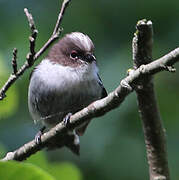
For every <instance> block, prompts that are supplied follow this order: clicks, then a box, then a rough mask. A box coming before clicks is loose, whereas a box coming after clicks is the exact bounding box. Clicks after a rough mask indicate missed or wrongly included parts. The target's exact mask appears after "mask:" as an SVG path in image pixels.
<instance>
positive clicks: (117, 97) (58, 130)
mask: <svg viewBox="0 0 179 180" xmlns="http://www.w3.org/2000/svg"><path fill="white" fill-rule="evenodd" d="M177 61H179V48H177V49H175V50H174V51H172V52H170V53H169V54H167V55H165V56H164V57H162V58H160V59H158V60H156V61H154V62H151V63H150V64H147V65H142V66H140V67H139V68H138V69H136V70H133V71H131V72H130V73H129V75H128V76H127V77H126V78H124V79H123V80H122V81H121V83H120V85H119V86H118V87H117V88H116V89H115V90H114V91H113V92H111V93H110V94H109V95H108V96H107V97H106V98H104V99H101V100H98V101H95V102H94V103H92V104H91V105H89V106H88V107H86V108H84V109H83V110H81V111H79V112H77V113H75V114H74V115H72V116H71V117H70V122H69V124H68V126H67V127H66V126H65V125H64V123H59V124H58V125H56V126H55V127H54V128H52V129H51V130H50V131H48V132H46V133H45V134H43V135H42V137H41V141H42V143H41V144H36V143H35V141H34V140H33V141H30V142H28V143H27V144H25V145H23V146H22V147H20V148H19V149H17V150H15V151H14V152H9V153H7V155H6V156H5V157H4V158H3V159H2V161H8V160H17V161H23V160H25V159H27V158H28V157H29V156H31V155H32V154H35V153H36V152H37V151H40V150H41V149H43V148H44V147H46V146H48V143H49V142H51V141H52V140H53V139H54V138H55V139H56V138H57V137H58V142H59V143H60V142H61V146H63V145H64V144H63V139H62V137H63V136H62V135H63V134H64V133H65V132H66V130H67V129H70V130H72V129H75V128H76V127H78V126H79V125H81V124H83V123H84V122H86V121H88V120H89V119H92V118H94V117H99V116H102V115H104V114H105V113H106V112H109V111H110V110H112V109H114V108H117V107H119V106H120V104H121V103H122V102H123V101H124V99H125V98H126V96H127V95H128V94H129V93H130V92H132V88H131V87H135V86H136V85H137V82H138V80H139V79H141V78H143V77H145V76H146V75H153V74H155V73H158V72H160V71H164V70H166V69H165V68H164V67H163V66H168V65H170V66H172V65H173V64H175V63H176V62H177Z"/></svg>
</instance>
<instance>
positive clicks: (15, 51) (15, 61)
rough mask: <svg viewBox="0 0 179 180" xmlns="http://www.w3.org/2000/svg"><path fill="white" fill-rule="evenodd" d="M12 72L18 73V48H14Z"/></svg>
mask: <svg viewBox="0 0 179 180" xmlns="http://www.w3.org/2000/svg"><path fill="white" fill-rule="evenodd" d="M12 69H13V72H12V74H14V75H16V73H17V49H16V48H14V49H13V57H12Z"/></svg>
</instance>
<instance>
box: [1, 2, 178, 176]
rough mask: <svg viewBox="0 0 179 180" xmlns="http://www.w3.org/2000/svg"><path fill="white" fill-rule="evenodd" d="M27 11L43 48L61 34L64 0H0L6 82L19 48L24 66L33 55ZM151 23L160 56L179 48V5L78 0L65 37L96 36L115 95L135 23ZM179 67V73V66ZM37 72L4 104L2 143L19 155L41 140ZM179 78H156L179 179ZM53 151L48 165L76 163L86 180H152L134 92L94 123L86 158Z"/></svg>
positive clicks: (84, 144)
mask: <svg viewBox="0 0 179 180" xmlns="http://www.w3.org/2000/svg"><path fill="white" fill-rule="evenodd" d="M25 7H27V8H28V9H29V11H30V12H31V13H32V14H33V17H34V19H35V22H36V26H37V28H38V31H39V34H38V39H37V48H38V49H39V48H40V47H41V46H42V45H43V43H44V42H46V40H47V39H48V38H49V37H50V35H51V33H52V31H53V28H54V25H55V22H56V19H57V15H58V11H59V7H60V6H59V1H58V0H53V1H49V0H38V1H37V0H28V1H27V0H18V1H17V0H16V1H14V0H9V1H7V0H0V85H2V84H3V83H4V82H5V80H6V79H7V77H8V74H9V73H10V72H11V58H12V50H13V48H14V47H16V48H18V65H19V66H20V65H22V64H23V62H24V61H25V56H26V53H27V52H28V46H29V44H28V36H29V33H30V32H29V27H28V23H27V20H26V17H25V15H24V12H23V9H24V8H25ZM143 18H146V19H148V20H152V22H153V26H154V47H153V58H154V59H157V58H159V57H161V56H163V55H164V54H166V53H168V52H170V51H171V50H172V49H174V48H176V47H177V46H178V45H179V43H178V42H179V36H178V32H179V21H178V19H179V1H178V0H173V1H167V0H158V1H155V0H150V1H142V0H133V1H132V0H113V1H109V0H98V1H96V0H86V1H84V0H78V1H75V0H72V3H71V4H70V6H69V8H68V9H67V11H66V13H65V16H64V19H63V22H62V26H61V27H63V29H64V31H63V34H66V33H68V32H72V31H81V32H84V33H86V34H88V35H89V36H90V37H91V39H92V40H93V41H94V43H95V46H96V51H95V53H96V56H97V60H98V65H99V68H100V75H101V78H102V79H103V83H104V85H105V87H106V89H107V91H108V92H110V91H112V90H114V89H115V88H116V87H117V86H118V85H119V83H120V80H121V79H122V78H124V77H125V76H126V71H127V69H129V68H131V67H132V48H131V43H132V38H133V33H134V32H135V24H136V22H137V21H138V20H140V19H143ZM41 59H42V58H41ZM39 62H40V60H38V63H39ZM175 67H176V68H177V69H179V65H176V66H175ZM31 71H32V69H30V70H28V72H26V73H25V74H24V75H23V77H21V78H20V79H19V80H18V81H17V82H16V83H15V85H14V86H13V87H11V88H10V90H9V91H8V93H7V98H6V99H5V100H4V101H0V142H1V144H2V146H3V147H4V148H5V149H6V150H7V151H12V150H15V149H16V148H18V147H20V146H21V145H22V144H24V143H26V142H28V141H29V140H31V139H33V137H34V135H35V134H36V132H37V131H38V128H37V127H36V126H35V125H34V124H33V121H32V119H31V117H30V115H29V113H28V107H27V92H28V84H29V74H30V72H31ZM178 77H179V73H178V72H176V73H175V74H172V73H168V72H163V73H160V74H157V75H156V76H155V89H156V95H157V99H158V105H159V109H160V112H161V116H162V119H163V123H164V126H165V128H166V132H167V146H168V159H169V166H170V171H171V179H173V180H177V179H178V177H179V171H178V167H179V121H178V120H179V118H178V117H179V111H178V107H179V102H178V97H179V83H178ZM45 154H46V156H47V158H48V163H53V162H54V161H55V162H57V161H58V162H60V163H62V162H69V163H72V164H74V165H75V166H76V167H78V169H79V170H80V172H81V174H82V177H83V179H85V180H91V179H93V180H97V179H98V180H99V179H103V180H109V179H122V180H129V179H133V180H135V179H136V180H143V179H147V178H148V165H147V159H146V152H145V144H144V138H143V132H142V127H141V121H140V119H139V114H138V108H137V103H136V96H135V94H134V93H133V94H131V95H129V96H128V97H127V98H126V100H125V102H124V103H123V104H122V105H121V106H120V108H118V109H116V110H113V111H111V112H110V113H108V114H106V115H105V116H103V117H101V118H98V119H95V120H94V121H92V123H91V124H90V126H89V128H88V130H87V132H86V134H85V135H84V136H83V137H82V138H81V155H80V157H76V156H75V155H73V154H72V153H71V152H70V151H68V150H67V149H65V148H63V149H60V150H56V151H52V152H46V151H45ZM34 156H36V155H34ZM52 175H53V174H52ZM59 178H60V177H59Z"/></svg>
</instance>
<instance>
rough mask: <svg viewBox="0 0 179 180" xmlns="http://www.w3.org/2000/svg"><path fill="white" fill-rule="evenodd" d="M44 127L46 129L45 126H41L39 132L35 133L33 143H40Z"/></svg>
mask: <svg viewBox="0 0 179 180" xmlns="http://www.w3.org/2000/svg"><path fill="white" fill-rule="evenodd" d="M45 129H46V127H45V126H43V127H42V128H41V129H40V130H39V132H38V133H37V134H36V135H35V143H36V144H40V143H41V136H42V134H43V132H44V130H45Z"/></svg>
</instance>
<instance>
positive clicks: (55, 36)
mask: <svg viewBox="0 0 179 180" xmlns="http://www.w3.org/2000/svg"><path fill="white" fill-rule="evenodd" d="M70 1H71V0H64V1H63V4H62V7H61V10H60V12H59V16H58V19H57V22H56V25H55V28H54V31H53V34H52V35H51V37H50V38H49V40H48V41H47V42H46V43H45V44H44V45H43V47H42V48H41V49H40V50H39V51H38V52H36V53H35V39H36V34H37V31H36V28H35V23H34V21H33V18H32V15H31V14H30V13H29V12H28V10H27V9H24V11H25V14H26V16H27V18H28V22H29V26H30V28H31V31H32V35H31V37H30V52H29V53H27V57H26V59H27V60H26V61H25V63H24V65H22V66H21V67H20V68H19V70H18V71H17V72H16V74H11V75H10V76H9V78H8V80H7V81H6V82H5V84H4V85H3V87H2V88H1V89H0V100H3V99H4V98H5V97H6V95H5V93H6V91H7V90H8V89H9V88H10V87H11V86H12V84H13V83H14V82H15V81H16V80H17V79H18V78H19V77H20V76H22V74H23V73H24V72H25V71H26V70H27V69H28V68H30V67H32V65H33V63H34V62H35V61H36V60H37V59H38V58H39V57H40V56H41V55H42V54H43V53H44V52H45V51H46V49H47V48H48V47H49V46H50V45H51V44H52V43H53V42H54V41H55V40H56V39H58V38H59V35H60V32H61V29H60V25H61V22H62V19H63V14H64V13H65V10H66V8H67V6H68V4H69V2H70ZM33 33H35V34H33ZM34 36H35V37H34ZM34 53H35V54H34Z"/></svg>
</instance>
